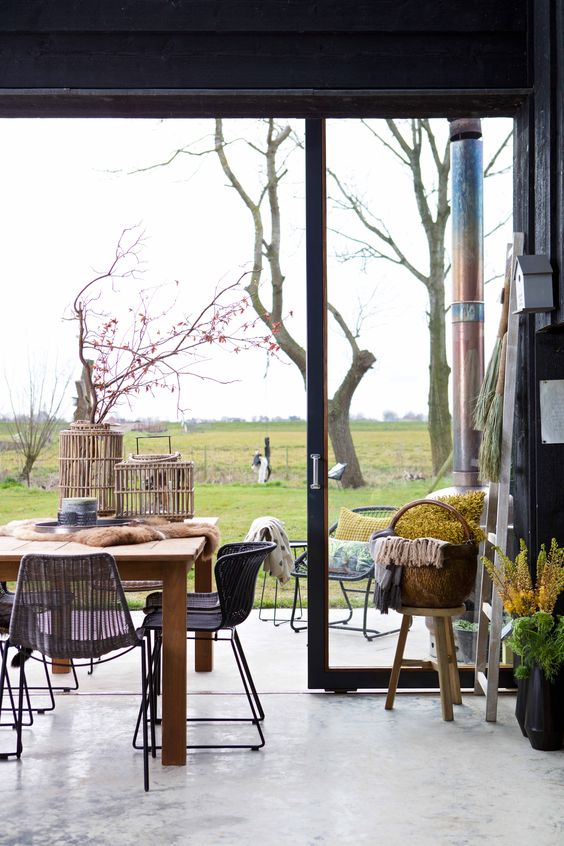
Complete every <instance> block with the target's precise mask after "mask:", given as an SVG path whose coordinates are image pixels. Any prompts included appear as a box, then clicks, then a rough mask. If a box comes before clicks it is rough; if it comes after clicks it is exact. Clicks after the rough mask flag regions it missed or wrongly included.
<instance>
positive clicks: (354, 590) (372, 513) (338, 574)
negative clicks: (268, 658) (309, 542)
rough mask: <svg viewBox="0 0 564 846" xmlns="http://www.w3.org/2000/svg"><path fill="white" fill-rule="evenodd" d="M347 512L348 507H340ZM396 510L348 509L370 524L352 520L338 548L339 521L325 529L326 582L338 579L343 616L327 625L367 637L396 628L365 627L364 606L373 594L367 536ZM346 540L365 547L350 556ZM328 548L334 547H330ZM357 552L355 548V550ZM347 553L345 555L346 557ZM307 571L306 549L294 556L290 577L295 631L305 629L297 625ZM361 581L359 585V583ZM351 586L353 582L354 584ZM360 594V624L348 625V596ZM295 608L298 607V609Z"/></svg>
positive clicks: (382, 507)
mask: <svg viewBox="0 0 564 846" xmlns="http://www.w3.org/2000/svg"><path fill="white" fill-rule="evenodd" d="M343 511H348V509H343ZM396 511H397V508H396V507H395V506H393V505H367V506H361V507H359V508H352V509H350V511H348V513H349V514H350V513H351V512H352V514H353V515H359V518H372V520H373V522H372V523H366V525H362V521H360V522H357V521H356V520H355V521H353V523H352V524H351V525H350V526H349V527H348V528H347V531H345V532H341V535H345V536H346V537H345V538H343V545H342V548H341V549H339V544H338V542H337V539H336V538H335V535H336V534H339V532H338V531H337V530H338V528H339V521H337V522H336V523H333V525H332V526H331V527H330V528H329V546H330V549H329V570H328V578H329V581H330V582H338V583H339V587H340V588H341V593H342V595H343V597H344V600H345V603H346V608H347V616H346V617H344V618H342V619H339V620H333V621H330V622H329V626H330V627H331V628H333V629H345V630H347V631H354V632H362V633H363V635H364V637H365V638H366V639H367V640H374V639H375V638H378V637H383V636H384V635H388V634H393V633H394V632H397V631H399V630H398V629H394V630H393V631H383V632H381V631H378V630H377V629H369V628H368V606H369V604H370V600H371V599H372V596H373V584H374V562H373V561H372V559H371V557H370V555H369V553H368V539H369V536H370V534H371V533H372V532H373V531H377V530H378V529H384V528H385V527H386V526H387V525H388V523H389V521H390V520H391V519H392V515H393V514H394V513H395V512H396ZM355 526H356V527H358V535H357V536H355ZM348 543H353V544H356V546H357V547H359V546H360V547H362V546H363V544H364V543H366V548H365V549H362V550H361V552H362V554H361V555H358V556H355V557H353V556H352V555H351V554H350V553H349V552H348V551H347V550H346V545H347V544H348ZM332 547H334V548H333V549H332ZM356 552H358V549H357V550H356ZM347 555H349V557H348V558H347ZM307 574H308V553H307V549H306V550H305V551H304V552H303V553H302V554H301V555H300V556H299V557H298V558H297V559H296V563H295V566H294V570H293V572H292V576H293V577H294V580H295V581H294V601H293V605H292V613H291V617H290V626H291V627H292V629H293V630H294V631H295V632H300V631H303V630H304V629H306V628H307V622H305V623H301V624H297V622H296V621H297V620H299V619H300V617H301V616H303V615H302V613H301V607H302V606H301V586H300V583H301V581H302V579H306V578H307ZM361 584H362V587H360V585H361ZM351 585H355V586H354V587H353V586H351ZM351 594H360V595H361V596H362V597H363V600H364V601H363V616H362V626H351V625H349V623H350V620H351V619H352V616H353V610H354V609H353V606H352V604H351V600H350V595H351ZM298 608H299V609H300V610H299V611H298Z"/></svg>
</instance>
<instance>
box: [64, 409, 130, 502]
mask: <svg viewBox="0 0 564 846" xmlns="http://www.w3.org/2000/svg"><path fill="white" fill-rule="evenodd" d="M120 461H123V432H119V431H116V430H115V429H112V427H111V425H110V424H109V423H89V422H86V421H82V420H79V421H76V422H75V423H71V425H70V429H63V430H62V431H61V432H60V437H59V510H60V508H61V503H62V501H63V499H65V498H68V497H95V498H96V500H97V501H98V509H97V513H98V514H99V515H101V516H104V515H107V514H113V513H114V510H115V504H114V468H115V466H116V464H118V463H119V462H120Z"/></svg>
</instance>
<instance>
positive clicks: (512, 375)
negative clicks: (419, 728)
mask: <svg viewBox="0 0 564 846" xmlns="http://www.w3.org/2000/svg"><path fill="white" fill-rule="evenodd" d="M523 246H524V235H523V233H521V232H517V233H514V235H513V248H512V258H511V275H510V281H509V319H508V326H507V346H506V361H505V383H504V391H503V429H502V440H501V465H500V474H499V482H490V484H489V492H488V500H487V510H486V535H487V536H486V541H485V545H484V555H485V556H486V557H487V558H490V560H491V558H492V555H493V554H494V549H493V547H494V544H495V545H496V546H498V547H499V548H500V549H502V550H504V551H506V550H507V539H508V533H509V513H510V495H509V484H510V478H511V451H512V445H513V420H514V409H515V383H516V377H517V348H518V341H519V315H518V314H516V313H515V308H516V295H515V285H514V281H513V278H514V273H515V261H516V257H517V256H520V255H522V254H523ZM494 563H495V566H496V567H499V566H500V561H499V556H498V555H497V553H495V556H494ZM479 580H480V588H479V591H478V601H479V607H480V614H479V618H478V636H477V642H476V665H475V682H474V693H477V694H485V696H486V720H487V721H488V722H495V721H496V719H497V699H498V688H499V663H500V650H501V641H502V637H503V636H504V635H505V634H506V632H505V631H502V627H503V605H502V602H501V598H500V596H499V594H498V592H497V590H495V589H494V588H493V586H492V582H491V579H490V577H489V576H488V574H487V572H486V569H485V567H484V566H483V565H480V579H479ZM488 629H489V645H488ZM486 670H487V672H486Z"/></svg>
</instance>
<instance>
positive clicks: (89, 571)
mask: <svg viewBox="0 0 564 846" xmlns="http://www.w3.org/2000/svg"><path fill="white" fill-rule="evenodd" d="M96 568H98V569H96ZM57 576H58V578H57ZM53 582H55V583H60V584H62V585H63V588H59V587H57V590H56V591H53V590H50V588H51V587H52V584H53ZM28 583H29V584H31V585H32V586H33V587H32V589H31V590H30V591H28ZM95 585H96V586H100V594H98V593H97V592H96V590H95ZM83 586H86V589H87V593H84V592H83V590H84V587H83ZM55 594H58V595H57V596H55ZM102 595H103V600H104V601H105V602H106V606H103V604H102V601H101V599H100V597H101V596H102ZM61 596H62V600H61ZM30 597H31V599H30ZM96 599H98V604H96V601H95V600H96ZM88 603H91V604H88ZM110 603H111V605H110ZM61 608H64V609H65V614H64V615H63V616H64V618H65V622H64V623H62V622H59V623H56V622H55V623H53V620H54V619H55V616H56V615H55V614H54V611H60V609H61ZM73 612H74V614H75V615H76V616H77V617H79V618H80V620H81V623H80V625H79V626H78V629H79V631H78V632H77V631H75V630H74V627H73V623H72V619H73V618H72V615H73ZM89 612H90V613H89ZM92 612H94V613H92ZM104 612H106V615H105V617H104ZM94 614H95V616H96V621H97V624H98V627H99V628H101V629H102V630H103V631H104V642H103V643H102V642H101V641H99V639H98V637H97V635H96V633H95V629H96V626H95V625H94V622H93V617H94ZM42 617H48V619H49V622H48V623H47V622H44V625H43V626H41V625H40V623H39V618H42ZM102 619H103V620H104V623H103V624H102V625H101V622H100V621H101V620H102ZM69 621H70V623H69ZM85 623H86V625H85ZM73 635H74V637H73ZM47 645H48V646H49V650H45V651H48V652H49V654H52V653H54V654H55V656H56V657H55V659H54V661H55V662H56V658H57V657H59V658H60V657H61V656H63V655H64V656H65V657H69V658H71V659H85V663H82V664H81V663H78V664H77V663H76V661H75V662H74V666H75V667H82V666H84V667H89V666H90V664H91V660H92V658H93V657H95V658H97V659H99V660H100V663H107V662H109V661H113V660H116V659H117V658H120V657H121V656H122V655H124V654H126V653H127V652H130V651H131V650H132V649H135V648H137V647H139V648H140V650H141V679H142V687H141V707H142V709H143V714H144V720H143V780H144V788H145V790H146V791H147V790H149V751H151V754H152V756H153V757H155V748H156V747H155V743H154V739H155V738H154V732H152V734H151V741H152V742H151V746H149V736H148V727H149V725H150V724H151V721H150V720H148V719H147V713H146V708H147V707H149V708H150V707H152V703H153V693H152V678H153V676H152V669H151V663H150V643H149V640H148V638H147V637H145V632H144V631H143V629H141V630H138V631H136V629H135V626H134V624H133V620H132V618H131V614H130V611H129V608H128V606H127V601H126V599H125V594H124V591H123V587H122V585H121V580H120V577H119V573H118V569H117V565H116V562H115V559H114V558H113V556H111V555H109V554H108V553H105V552H104V553H92V554H91V555H66V556H57V555H25V556H24V557H23V558H22V561H21V564H20V570H19V574H18V583H17V587H16V594H15V598H14V605H13V609H12V617H11V620H10V629H9V635H8V639H7V640H5V641H4V644H3V650H2V662H1V665H0V713H1V711H2V702H3V696H4V689H5V688H6V689H7V690H8V693H9V696H10V701H11V705H12V708H11V710H12V712H13V717H14V724H12V725H14V728H15V730H16V748H15V749H14V750H13V751H11V752H2V753H1V754H0V758H2V759H7V758H10V757H15V758H17V759H19V758H20V757H21V754H22V751H23V741H22V728H23V727H24V725H28V724H24V722H23V703H24V696H25V697H27V701H28V705H29V695H28V694H27V683H26V676H25V664H26V662H25V661H20V666H19V681H18V699H17V706H16V705H15V703H14V700H13V695H12V690H11V685H10V681H9V678H8V673H7V662H8V652H9V649H10V647H14V648H15V649H18V650H20V651H21V650H22V649H25V650H26V651H27V650H37V651H38V652H39V653H40V654H41V655H42V658H41V659H34V656H33V655H30V656H29V657H30V658H31V659H32V660H42V661H44V662H46V664H52V663H53V660H52V661H47V659H46V658H45V655H44V651H43V649H42V647H44V646H47ZM116 649H119V650H121V651H120V652H119V654H117V655H113V654H112V655H111V656H110V657H105V658H104V657H102V656H104V655H108V653H110V652H112V653H113V652H114V650H116Z"/></svg>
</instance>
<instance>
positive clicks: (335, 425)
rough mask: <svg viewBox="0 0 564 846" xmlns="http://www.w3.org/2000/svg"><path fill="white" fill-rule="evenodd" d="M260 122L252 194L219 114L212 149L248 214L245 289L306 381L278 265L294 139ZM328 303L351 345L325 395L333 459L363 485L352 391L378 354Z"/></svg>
mask: <svg viewBox="0 0 564 846" xmlns="http://www.w3.org/2000/svg"><path fill="white" fill-rule="evenodd" d="M264 124H265V129H266V132H265V138H264V143H263V145H262V146H258V145H255V144H251V143H250V142H248V143H249V145H250V146H251V147H252V149H253V150H254V151H255V152H256V154H257V155H258V156H260V157H261V160H262V162H263V163H264V168H263V174H264V177H263V180H262V183H261V185H260V187H259V189H258V192H257V194H256V196H254V197H253V196H251V193H250V192H249V191H247V190H246V188H245V187H244V185H243V182H242V180H241V179H240V178H239V177H238V175H237V174H236V172H235V169H234V167H233V165H232V162H231V161H230V157H229V155H228V145H227V143H226V140H225V136H224V128H223V121H222V120H221V119H220V118H218V119H216V122H215V137H214V151H215V153H216V155H217V157H218V159H219V162H220V164H221V167H222V170H223V172H224V174H225V176H226V177H227V179H228V181H229V185H230V186H231V187H232V188H233V189H234V190H235V191H236V192H237V194H238V195H239V197H240V198H241V200H242V202H243V203H244V204H245V206H246V208H247V209H248V211H249V214H250V215H251V218H252V224H253V230H254V240H253V267H252V271H251V274H250V279H249V283H248V285H247V289H246V290H247V292H248V294H249V297H250V300H251V303H252V305H253V308H254V309H255V311H256V313H257V314H258V316H259V317H260V318H261V320H263V322H264V323H265V325H266V326H267V327H268V328H270V329H272V327H274V326H276V327H277V329H276V342H277V343H278V345H279V346H280V349H281V350H282V351H283V352H284V353H285V354H286V355H287V356H288V358H289V359H290V361H292V362H293V363H294V364H295V365H296V367H297V368H298V370H299V371H300V374H301V376H302V379H303V380H304V385H305V379H306V353H305V350H304V348H303V346H302V345H301V344H300V343H299V342H298V341H297V340H296V338H295V337H294V336H293V335H292V334H291V333H290V330H289V328H288V323H287V320H286V314H287V313H288V314H289V313H290V312H291V309H288V308H287V306H286V305H285V301H284V282H285V277H284V274H283V271H282V246H281V212H280V194H279V187H280V183H281V181H282V180H283V179H284V176H285V175H286V173H287V168H286V159H287V156H288V155H289V154H290V152H291V151H292V149H293V148H294V147H295V146H296V144H297V143H298V142H297V139H296V138H295V137H294V135H293V132H292V128H291V126H290V125H289V124H286V125H285V126H279V125H278V124H277V123H276V122H275V121H274V119H273V118H269V119H267V120H265V121H264ZM265 206H266V208H265ZM265 260H266V265H267V267H268V278H269V284H268V288H267V290H268V293H267V294H266V296H265V293H264V291H265V288H264V284H262V285H261V283H264V278H265V276H266V273H265V270H266V267H265ZM327 308H328V311H329V313H330V314H331V316H332V317H333V319H334V321H335V323H336V324H337V326H338V327H339V329H340V330H341V332H342V334H343V336H344V337H345V338H346V340H347V342H348V346H349V351H350V359H349V365H348V369H347V371H346V373H345V375H344V377H343V378H342V380H341V383H340V385H339V386H338V388H337V389H336V390H335V392H334V394H333V396H332V397H331V399H330V400H329V408H328V422H329V437H330V439H331V444H332V446H333V451H334V453H335V458H336V460H337V461H339V462H342V463H344V464H347V469H346V472H345V474H344V476H343V485H344V486H345V487H350V488H357V487H360V486H362V485H364V484H365V481H364V478H363V476H362V471H361V468H360V464H359V461H358V458H357V455H356V450H355V447H354V443H353V439H352V435H351V429H350V408H351V402H352V398H353V396H354V392H355V391H356V389H357V388H358V386H359V384H360V382H361V380H362V378H363V377H364V375H365V374H366V373H367V372H368V371H369V370H370V368H371V367H372V365H373V364H374V362H375V361H376V358H375V356H374V355H373V354H372V353H371V352H370V350H365V349H361V347H360V346H359V328H358V327H357V328H351V327H350V326H349V324H348V323H347V321H346V319H345V317H344V316H343V314H342V312H341V311H340V310H339V309H337V308H336V307H335V306H334V305H333V304H331V303H328V305H327Z"/></svg>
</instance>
